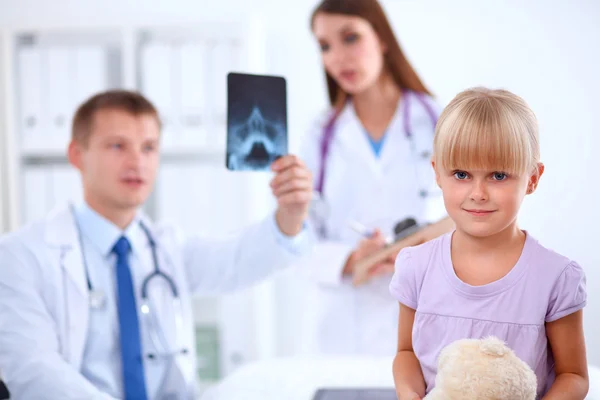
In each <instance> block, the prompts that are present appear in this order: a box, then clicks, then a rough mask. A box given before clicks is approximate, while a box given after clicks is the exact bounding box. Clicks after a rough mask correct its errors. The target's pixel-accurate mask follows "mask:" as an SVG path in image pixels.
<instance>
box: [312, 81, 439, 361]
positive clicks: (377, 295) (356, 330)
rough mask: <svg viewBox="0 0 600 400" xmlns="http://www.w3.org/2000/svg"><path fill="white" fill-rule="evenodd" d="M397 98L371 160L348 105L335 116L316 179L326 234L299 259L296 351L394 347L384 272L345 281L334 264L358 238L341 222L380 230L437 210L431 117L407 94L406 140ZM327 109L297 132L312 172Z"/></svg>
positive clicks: (379, 351) (393, 315) (386, 351)
mask: <svg viewBox="0 0 600 400" xmlns="http://www.w3.org/2000/svg"><path fill="white" fill-rule="evenodd" d="M406 96H414V94H412V93H408V94H406ZM402 101H406V97H403V99H402V100H401V101H400V104H399V106H398V108H397V111H396V114H395V115H394V116H393V119H392V120H391V122H390V124H389V126H388V130H387V133H386V136H385V141H384V143H383V147H382V148H381V152H380V156H379V158H378V157H377V156H376V155H375V153H374V151H373V149H372V147H371V145H370V143H369V140H368V137H367V133H366V131H365V130H364V128H363V126H362V125H361V123H360V120H359V119H358V117H357V115H356V114H355V112H354V108H353V106H352V103H350V102H349V103H348V104H347V105H346V106H345V108H344V109H343V110H342V112H341V113H340V115H339V116H338V118H337V121H336V124H335V132H334V135H333V139H332V142H331V146H330V150H329V155H328V157H327V160H326V175H325V179H324V185H323V197H324V198H325V199H326V204H327V207H325V208H326V209H329V213H328V214H329V215H328V216H327V218H326V220H325V227H326V237H324V238H321V239H320V242H319V243H318V244H317V245H316V248H315V249H314V250H313V251H312V254H311V255H310V256H309V257H306V258H304V259H303V261H302V264H301V271H302V270H304V271H306V272H308V273H309V276H308V281H309V285H308V289H307V290H308V293H306V296H305V297H304V298H305V299H306V302H307V303H306V304H305V307H304V313H303V314H304V318H302V326H303V328H302V334H301V342H302V343H301V347H300V348H301V349H302V351H303V352H308V353H318V354H338V355H339V354H351V355H359V354H364V355H392V354H394V352H395V349H396V343H397V323H398V305H397V302H395V301H394V300H393V299H392V297H391V296H390V294H389V290H388V284H389V280H390V278H391V276H382V277H379V278H377V279H374V280H372V281H370V282H369V283H368V284H366V285H364V286H360V287H353V286H352V284H351V283H350V279H349V278H343V277H342V269H343V267H344V264H345V262H346V259H347V257H348V255H349V254H350V252H351V251H352V250H353V249H354V248H355V246H356V245H357V244H358V242H359V241H360V240H361V237H360V236H359V235H358V234H357V233H355V232H354V231H353V230H351V229H350V228H349V226H348V222H349V221H350V220H354V221H357V222H360V223H361V224H363V225H366V226H367V227H369V228H376V227H377V228H380V229H381V230H382V232H383V233H384V234H388V233H391V232H393V227H394V225H395V224H396V223H397V222H398V221H400V220H402V219H404V218H406V217H413V218H415V219H416V220H417V222H419V223H422V222H433V221H436V220H438V219H440V218H442V217H443V216H444V215H445V209H444V206H443V199H442V197H441V194H440V191H439V189H438V188H437V186H436V184H435V177H434V173H433V169H432V167H431V162H430V159H431V158H430V155H431V151H432V146H433V134H434V128H435V126H434V123H435V121H432V118H431V117H430V116H429V114H428V113H427V112H426V109H425V108H424V107H423V106H422V104H420V103H419V102H418V101H416V99H415V98H410V99H409V101H411V103H410V111H409V118H410V124H409V126H410V127H411V129H410V130H411V131H412V132H411V134H412V138H413V139H409V138H408V137H407V135H406V132H405V129H404V126H405V125H404V121H403V119H404V118H406V116H405V115H403V107H402V106H401V105H402ZM426 101H428V102H429V104H430V105H431V106H432V108H433V109H434V110H435V112H436V114H438V113H439V109H438V107H437V106H436V105H435V104H434V103H433V100H432V99H431V98H429V97H427V98H426ZM330 115H331V114H330V113H328V114H327V115H325V116H324V117H322V118H320V119H319V120H318V121H317V123H316V124H315V125H314V127H313V129H312V130H311V131H310V132H309V133H308V135H307V137H306V138H305V143H304V144H305V145H304V148H303V151H302V158H303V160H305V162H306V163H307V164H308V167H309V169H310V170H311V171H312V173H313V175H314V176H315V177H318V175H319V170H320V158H321V156H320V146H321V137H322V135H323V129H324V128H323V126H324V125H325V124H326V121H327V119H328V118H329V116H330ZM316 179H318V178H316ZM423 189H427V190H428V195H427V196H425V197H424V196H423V195H422V194H421V191H422V190H423ZM317 219H320V218H316V217H315V216H313V217H312V218H311V227H313V229H316V227H317V226H318V224H319V221H317Z"/></svg>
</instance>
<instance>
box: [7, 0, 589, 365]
mask: <svg viewBox="0 0 600 400" xmlns="http://www.w3.org/2000/svg"><path fill="white" fill-rule="evenodd" d="M315 3H316V1H313V0H295V1H282V0H254V1H248V0H219V1H216V2H212V1H211V2H210V3H209V1H208V0H204V1H199V0H172V1H169V2H166V1H163V2H159V1H144V2H143V3H142V2H137V1H133V0H120V1H116V0H104V1H87V2H81V1H78V0H56V1H53V2H48V1H44V0H2V2H0V26H7V25H8V26H18V25H26V26H31V27H35V26H37V25H45V24H49V23H51V24H55V23H56V22H65V23H68V24H71V23H81V24H85V23H87V22H93V23H107V24H110V25H114V24H127V23H132V22H137V23H139V22H148V23H171V22H172V23H182V22H193V21H195V20H197V19H200V18H201V17H203V16H205V15H207V14H208V15H228V14H229V13H231V12H234V13H235V14H236V15H240V14H242V13H244V14H245V13H248V12H262V13H264V15H265V19H266V21H267V23H268V31H269V35H270V36H269V37H270V39H269V43H268V47H267V51H268V54H269V65H268V69H269V71H270V72H272V73H276V74H282V75H284V76H286V78H287V79H288V90H289V105H288V108H289V122H290V133H291V135H292V137H291V145H292V148H293V149H295V148H297V145H298V144H299V143H300V141H301V138H302V135H303V133H304V131H305V129H306V128H307V126H308V124H309V122H310V119H311V118H312V116H313V115H314V114H315V113H316V112H317V111H319V110H321V108H322V107H323V106H324V105H325V104H326V101H325V100H326V99H325V89H324V86H323V76H322V71H321V68H320V66H319V54H318V52H317V46H316V45H315V43H314V42H313V40H312V38H311V36H310V32H309V30H308V18H309V15H310V12H311V10H312V7H313V6H314V4H315ZM383 4H384V6H385V7H386V9H387V11H388V14H389V16H390V18H391V20H392V22H393V25H394V28H395V30H396V32H397V34H398V36H399V38H400V41H401V44H402V45H403V47H404V49H405V51H406V53H407V55H408V57H409V58H410V59H411V60H412V61H413V63H414V65H415V67H416V68H417V70H418V71H419V73H420V74H421V75H422V77H423V78H424V80H425V82H426V84H427V85H428V86H429V87H430V88H431V90H432V91H433V92H434V93H436V94H437V95H438V98H439V100H440V102H442V103H446V102H447V101H449V100H450V99H451V98H452V96H453V95H454V94H456V93H457V92H458V91H459V90H462V89H464V88H466V87H469V86H473V85H486V86H492V87H504V88H507V89H510V90H513V91H514V92H516V93H517V94H519V95H522V96H523V97H524V98H525V99H526V100H527V101H528V102H529V103H530V105H531V106H532V107H533V109H534V110H535V112H536V113H537V115H538V118H539V120H540V126H541V138H542V156H543V161H544V162H545V164H546V168H547V169H546V174H545V176H544V177H543V179H542V182H541V185H540V188H539V191H538V192H537V193H535V195H533V196H532V197H531V198H528V199H527V200H526V202H525V205H524V207H523V210H522V214H521V215H522V216H521V221H522V226H523V227H525V228H527V229H528V230H529V231H530V232H531V233H532V234H533V235H535V236H536V237H537V238H538V239H539V240H540V241H542V242H543V243H544V244H546V245H547V246H549V247H551V248H554V249H556V250H557V251H559V252H562V253H564V254H566V255H568V256H569V257H572V258H574V259H576V260H577V261H579V262H580V264H581V265H582V266H583V267H584V268H585V270H586V273H587V276H588V291H589V305H588V307H587V309H586V321H585V329H586V336H587V341H588V351H589V353H588V354H589V359H590V360H591V361H592V362H594V363H595V364H597V365H600V339H598V338H599V337H600V322H599V320H598V319H597V318H596V316H597V315H600V294H598V288H600V270H599V269H598V268H597V265H598V264H599V263H600V255H599V253H598V252H597V251H596V249H595V246H597V242H598V239H600V234H599V232H598V227H600V211H599V205H600V189H599V188H598V185H597V184H596V176H595V172H596V171H595V168H594V167H595V163H594V161H595V160H594V156H595V155H596V152H597V149H598V148H600V132H598V128H597V127H596V126H594V122H595V120H596V119H595V116H596V115H598V109H599V107H600V101H599V100H598V93H600V79H599V78H598V76H597V71H600V51H598V49H600V24H598V21H600V3H599V2H597V1H594V0H571V1H567V0H563V1H558V0H551V1H545V2H543V3H542V2H539V1H533V0H528V1H523V0H521V1H518V0H510V1H503V2H493V1H485V2H483V1H480V0H479V1H478V0H455V1H452V2H449V1H445V0H419V1H415V0H413V1H410V0H406V1H400V0H387V1H386V0H383ZM580 235H581V236H580ZM288 300H289V299H288ZM280 304H287V303H285V302H280ZM296 305H297V301H296ZM290 307H291V305H290ZM291 309H294V308H293V307H291ZM285 310H288V308H286V309H285ZM285 310H284V311H285ZM284 311H282V312H280V318H281V319H282V321H283V324H284V326H286V327H288V331H287V332H289V333H290V335H293V331H291V328H290V327H292V326H293V324H292V321H293V319H294V316H293V315H291V313H290V312H287V311H285V312H284ZM289 337H291V336H289ZM289 337H284V338H283V339H282V341H281V346H282V349H281V350H282V352H283V351H284V350H285V349H284V348H283V347H285V346H288V345H289V343H291V341H290V340H289V339H288V338H289Z"/></svg>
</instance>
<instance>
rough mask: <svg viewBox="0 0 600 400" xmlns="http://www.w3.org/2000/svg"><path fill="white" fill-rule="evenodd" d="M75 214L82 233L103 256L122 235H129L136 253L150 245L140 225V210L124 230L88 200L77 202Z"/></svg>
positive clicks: (108, 252) (107, 253)
mask: <svg viewBox="0 0 600 400" xmlns="http://www.w3.org/2000/svg"><path fill="white" fill-rule="evenodd" d="M75 214H76V217H77V221H78V224H79V228H80V229H81V233H82V234H83V236H85V237H86V238H87V239H88V240H89V241H90V242H91V243H92V244H93V246H95V247H96V249H97V250H98V251H99V252H100V254H102V255H103V256H107V255H109V254H110V253H111V250H112V248H113V246H114V244H115V243H116V241H117V240H118V239H119V238H120V237H121V236H125V237H127V239H128V240H129V242H130V243H131V248H132V251H133V252H134V253H135V252H136V251H139V250H141V249H142V248H145V247H146V246H147V245H148V243H147V242H148V241H147V239H146V236H145V234H144V232H143V230H142V228H141V227H140V221H141V220H142V218H143V217H142V213H141V212H140V211H138V212H137V213H136V215H135V217H134V218H133V220H132V221H131V223H130V224H129V225H128V226H127V228H125V229H124V230H121V229H120V228H119V227H117V226H116V225H115V224H113V223H112V222H111V221H109V220H108V219H107V218H105V217H104V216H102V215H100V214H99V213H98V212H96V211H95V210H94V209H92V208H91V207H90V206H89V205H88V204H87V203H86V202H81V203H80V204H77V206H76V208H75Z"/></svg>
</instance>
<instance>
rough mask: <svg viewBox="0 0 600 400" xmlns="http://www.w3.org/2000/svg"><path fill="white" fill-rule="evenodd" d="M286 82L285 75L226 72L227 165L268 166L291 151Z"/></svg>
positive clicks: (240, 167)
mask: <svg viewBox="0 0 600 400" xmlns="http://www.w3.org/2000/svg"><path fill="white" fill-rule="evenodd" d="M286 96H287V94H286V82H285V79H284V78H282V77H276V76H267V75H251V74H241V73H233V72H232V73H229V74H228V76H227V162H226V164H227V168H228V169H230V170H235V171H241V170H246V171H248V170H251V171H264V170H269V169H270V166H271V163H272V162H273V161H275V160H276V159H277V158H279V157H281V156H283V155H285V154H287V152H288V135H287V101H286Z"/></svg>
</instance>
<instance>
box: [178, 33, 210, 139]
mask: <svg viewBox="0 0 600 400" xmlns="http://www.w3.org/2000/svg"><path fill="white" fill-rule="evenodd" d="M176 54H177V57H176V58H177V59H178V63H177V64H178V67H179V68H178V70H179V73H178V74H176V76H177V77H178V78H179V81H178V86H179V90H178V92H179V99H180V103H179V118H180V122H181V127H182V132H181V141H182V143H181V144H182V145H185V146H192V147H193V148H198V147H201V146H204V145H205V144H206V135H207V129H206V115H205V106H206V97H207V96H209V93H210V92H209V91H208V90H207V88H206V85H205V80H206V72H207V68H206V46H205V45H204V44H203V43H185V44H183V45H181V46H178V47H177V48H176Z"/></svg>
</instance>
